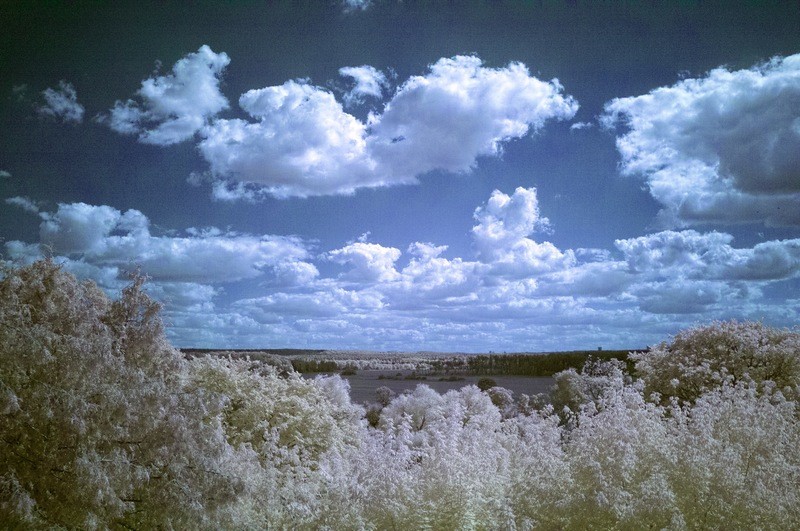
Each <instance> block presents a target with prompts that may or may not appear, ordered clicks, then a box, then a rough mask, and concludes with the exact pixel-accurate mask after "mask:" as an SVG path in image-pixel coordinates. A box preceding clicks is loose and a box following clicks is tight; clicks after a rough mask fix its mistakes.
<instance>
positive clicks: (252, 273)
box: [6, 203, 316, 283]
mask: <svg viewBox="0 0 800 531" xmlns="http://www.w3.org/2000/svg"><path fill="white" fill-rule="evenodd" d="M39 216H40V217H41V218H42V222H41V224H40V226H39V239H40V242H41V244H43V245H46V246H47V247H48V248H49V249H50V252H51V253H52V254H54V255H58V256H64V257H66V258H69V259H72V260H81V261H85V262H86V263H89V264H93V265H95V266H101V267H116V268H118V269H120V270H124V269H129V270H130V269H133V268H134V267H137V266H138V267H141V269H142V272H143V273H144V274H146V275H148V276H149V277H151V278H152V279H153V280H154V281H170V282H196V283H197V282H199V283H226V282H235V281H238V280H244V279H253V278H257V277H260V276H262V275H264V274H266V273H275V274H278V275H280V276H281V278H284V279H295V280H299V281H303V280H308V279H310V278H314V277H315V276H316V269H315V268H314V267H313V265H312V264H307V265H305V266H302V265H299V264H298V263H299V262H303V261H304V260H305V259H307V258H309V252H308V250H307V249H306V246H305V245H304V244H303V242H302V241H300V240H298V239H297V238H294V237H288V236H252V235H246V234H236V233H226V232H223V231H220V230H218V229H213V228H212V229H209V230H203V231H199V230H194V231H188V235H187V236H183V237H170V236H154V235H152V234H151V233H150V229H149V220H148V219H147V217H146V216H145V215H144V214H142V213H141V212H139V211H138V210H128V211H126V212H124V213H123V212H121V211H119V210H117V209H115V208H112V207H110V206H106V205H100V206H95V205H88V204H86V203H62V204H59V205H58V209H57V210H56V212H54V213H48V212H40V213H39ZM36 249H38V246H35V245H33V244H22V243H21V242H8V243H7V244H6V251H7V253H8V254H9V255H10V256H11V258H12V259H18V258H22V257H25V256H28V255H30V254H31V253H34V252H35V250H36Z"/></svg>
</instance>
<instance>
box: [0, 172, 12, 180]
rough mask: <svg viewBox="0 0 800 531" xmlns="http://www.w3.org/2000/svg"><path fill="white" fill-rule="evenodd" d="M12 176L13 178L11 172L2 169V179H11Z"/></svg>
mask: <svg viewBox="0 0 800 531" xmlns="http://www.w3.org/2000/svg"><path fill="white" fill-rule="evenodd" d="M10 178H11V172H9V171H6V170H0V179H10Z"/></svg>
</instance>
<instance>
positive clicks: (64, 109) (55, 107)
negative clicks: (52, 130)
mask: <svg viewBox="0 0 800 531" xmlns="http://www.w3.org/2000/svg"><path fill="white" fill-rule="evenodd" d="M42 96H44V101H45V103H44V105H41V106H39V107H38V108H37V109H36V112H38V113H39V116H42V117H45V118H52V119H54V120H60V121H62V122H73V123H76V124H79V123H81V122H82V121H83V114H84V112H85V111H86V109H84V107H83V105H81V104H80V103H78V94H77V93H76V92H75V87H73V86H72V84H71V83H67V82H66V81H63V80H62V81H60V82H59V83H58V88H57V89H53V88H47V89H45V90H43V91H42Z"/></svg>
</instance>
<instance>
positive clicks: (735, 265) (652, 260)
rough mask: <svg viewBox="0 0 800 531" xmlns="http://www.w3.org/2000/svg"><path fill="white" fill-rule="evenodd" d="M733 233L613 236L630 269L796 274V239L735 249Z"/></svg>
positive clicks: (750, 276)
mask: <svg viewBox="0 0 800 531" xmlns="http://www.w3.org/2000/svg"><path fill="white" fill-rule="evenodd" d="M732 242H733V236H731V235H730V234H725V233H720V232H710V233H698V232H696V231H693V230H685V231H680V232H675V231H663V232H659V233H656V234H650V235H647V236H641V237H638V238H630V239H627V240H617V241H616V246H617V248H619V249H620V250H621V251H622V252H623V253H624V255H625V259H626V260H627V262H628V265H629V267H630V269H631V270H632V271H635V272H637V273H642V274H655V275H659V276H664V275H667V276H670V277H683V278H695V279H699V278H703V279H719V280H729V281H733V280H780V279H786V278H791V277H794V276H797V275H798V274H800V239H795V240H776V241H769V242H763V243H759V244H757V245H756V246H754V247H752V248H749V249H747V248H744V249H740V248H734V247H733V246H732V245H731V243H732Z"/></svg>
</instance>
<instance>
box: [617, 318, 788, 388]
mask: <svg viewBox="0 0 800 531" xmlns="http://www.w3.org/2000/svg"><path fill="white" fill-rule="evenodd" d="M630 357H631V359H633V360H634V361H635V362H636V372H637V373H638V375H639V377H640V378H641V379H642V381H644V383H645V391H646V392H647V393H648V394H649V393H653V392H656V393H659V394H661V395H662V397H677V398H678V399H680V400H689V401H691V400H695V399H696V398H698V397H699V396H700V395H702V394H703V393H704V392H706V391H709V390H711V389H714V388H716V387H719V386H720V385H721V384H722V383H723V382H725V381H733V382H738V381H750V380H752V381H754V382H756V383H757V384H761V383H762V382H767V381H768V382H772V384H774V385H775V386H777V387H778V389H781V390H782V391H783V392H784V393H787V394H790V395H791V396H792V397H797V396H798V395H797V389H798V386H800V333H798V332H796V331H791V330H786V329H776V328H770V327H768V326H766V325H764V324H763V323H758V322H737V321H726V322H714V323H711V324H709V325H706V326H698V327H695V328H691V329H688V330H684V331H682V332H679V333H678V334H677V335H676V336H675V337H674V338H673V340H672V341H671V342H669V343H667V342H664V343H661V344H660V345H658V346H656V347H654V348H651V349H650V350H649V351H646V352H638V353H631V356H630Z"/></svg>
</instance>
